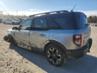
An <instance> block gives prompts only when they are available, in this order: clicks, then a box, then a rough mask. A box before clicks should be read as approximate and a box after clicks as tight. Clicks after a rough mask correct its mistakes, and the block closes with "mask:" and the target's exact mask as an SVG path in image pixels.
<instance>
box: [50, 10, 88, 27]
mask: <svg viewBox="0 0 97 73" xmlns="http://www.w3.org/2000/svg"><path fill="white" fill-rule="evenodd" d="M49 19H50V22H51V23H50V25H49V26H51V27H52V28H57V29H59V28H60V29H80V28H85V27H86V25H87V18H86V16H85V15H84V14H82V13H76V12H72V13H66V14H57V15H52V16H50V18H49Z"/></svg>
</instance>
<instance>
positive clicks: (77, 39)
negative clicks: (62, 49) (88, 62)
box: [73, 34, 82, 47]
mask: <svg viewBox="0 0 97 73" xmlns="http://www.w3.org/2000/svg"><path fill="white" fill-rule="evenodd" d="M73 42H74V44H76V45H77V46H79V47H80V46H82V35H81V34H76V35H74V36H73Z"/></svg>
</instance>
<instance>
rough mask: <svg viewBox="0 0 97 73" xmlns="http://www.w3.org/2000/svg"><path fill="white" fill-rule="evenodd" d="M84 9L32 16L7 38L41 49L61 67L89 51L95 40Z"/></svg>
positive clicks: (6, 36)
mask: <svg viewBox="0 0 97 73" xmlns="http://www.w3.org/2000/svg"><path fill="white" fill-rule="evenodd" d="M90 34H91V28H90V26H89V24H88V22H87V17H86V15H85V14H84V13H82V12H73V11H71V12H69V11H64V10H63V11H54V12H47V13H41V14H36V15H31V16H29V18H27V19H25V20H23V21H22V22H21V24H20V26H19V27H13V28H12V29H9V30H8V34H7V35H5V37H4V40H6V41H7V42H10V43H11V44H16V45H18V46H20V47H23V48H27V49H29V50H34V49H36V50H37V51H42V52H43V53H45V56H46V58H47V60H48V61H49V63H51V64H53V65H55V66H61V65H62V64H63V63H64V62H66V61H67V60H68V59H70V58H80V57H82V56H83V55H85V54H86V53H87V52H89V51H90V48H91V45H92V39H91V38H90Z"/></svg>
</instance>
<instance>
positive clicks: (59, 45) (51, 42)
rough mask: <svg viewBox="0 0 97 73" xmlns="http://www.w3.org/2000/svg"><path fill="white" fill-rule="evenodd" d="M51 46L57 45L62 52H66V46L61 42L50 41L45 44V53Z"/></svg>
mask: <svg viewBox="0 0 97 73" xmlns="http://www.w3.org/2000/svg"><path fill="white" fill-rule="evenodd" d="M49 44H54V45H57V46H58V47H61V49H62V51H64V52H66V48H65V46H63V45H62V44H61V43H60V42H58V41H55V40H48V42H47V43H46V44H45V46H44V52H45V50H46V47H47V46H48V45H49Z"/></svg>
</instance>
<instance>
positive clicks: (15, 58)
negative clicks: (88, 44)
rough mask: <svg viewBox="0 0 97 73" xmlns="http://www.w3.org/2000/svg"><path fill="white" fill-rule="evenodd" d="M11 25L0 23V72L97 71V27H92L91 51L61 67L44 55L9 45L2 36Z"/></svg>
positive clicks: (83, 72)
mask: <svg viewBox="0 0 97 73" xmlns="http://www.w3.org/2000/svg"><path fill="white" fill-rule="evenodd" d="M11 27H12V26H11V25H4V24H0V73H97V27H92V35H91V37H92V38H93V45H92V48H91V52H90V53H88V54H87V55H86V56H84V57H83V58H80V59H78V60H71V61H70V62H68V63H67V64H64V66H62V67H54V66H52V65H50V64H49V63H48V62H47V60H46V59H45V57H44V56H42V55H40V54H37V53H32V52H30V51H27V50H25V49H22V48H19V47H16V46H9V43H7V42H5V41H4V40H3V39H2V38H3V36H4V35H5V34H6V33H5V32H6V30H7V29H8V28H11Z"/></svg>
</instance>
